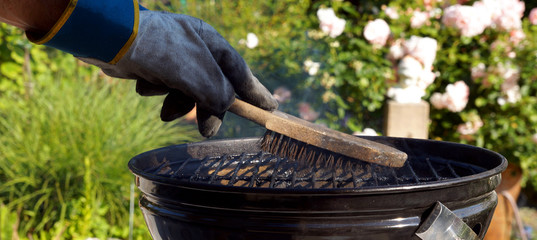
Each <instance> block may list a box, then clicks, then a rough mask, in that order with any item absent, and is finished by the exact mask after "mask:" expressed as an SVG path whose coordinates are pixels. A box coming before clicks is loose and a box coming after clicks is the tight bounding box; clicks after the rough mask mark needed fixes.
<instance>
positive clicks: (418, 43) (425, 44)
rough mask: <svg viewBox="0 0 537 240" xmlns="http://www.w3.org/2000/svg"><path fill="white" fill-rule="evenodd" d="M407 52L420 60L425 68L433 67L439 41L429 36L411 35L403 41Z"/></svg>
mask: <svg viewBox="0 0 537 240" xmlns="http://www.w3.org/2000/svg"><path fill="white" fill-rule="evenodd" d="M403 47H404V49H405V52H406V53H407V54H408V55H410V56H412V57H414V58H416V59H417V60H419V61H420V62H421V63H422V64H423V67H424V68H428V69H430V68H432V66H433V62H434V59H435V58H436V50H437V48H438V43H437V41H436V39H434V38H429V37H418V36H411V37H410V39H407V40H406V41H405V42H404V43H403Z"/></svg>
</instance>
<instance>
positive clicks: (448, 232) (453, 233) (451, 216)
mask: <svg viewBox="0 0 537 240" xmlns="http://www.w3.org/2000/svg"><path fill="white" fill-rule="evenodd" d="M415 234H416V236H418V237H419V239H422V240H436V239H464V240H479V238H478V236H477V234H476V233H475V232H474V230H472V229H471V228H470V227H469V226H468V225H467V224H466V223H465V222H464V221H462V220H461V219H460V218H459V217H457V215H455V213H453V212H452V211H450V210H449V209H448V208H447V207H446V206H444V204H442V203H440V202H437V203H436V204H435V206H434V208H433V211H432V212H431V213H430V214H429V216H428V217H427V218H426V219H425V221H424V222H423V224H421V225H420V227H419V228H418V231H416V233H415Z"/></svg>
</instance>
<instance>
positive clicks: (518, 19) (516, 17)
mask: <svg viewBox="0 0 537 240" xmlns="http://www.w3.org/2000/svg"><path fill="white" fill-rule="evenodd" d="M498 3H499V8H500V9H501V15H500V16H496V18H494V19H493V20H494V23H495V24H496V27H498V28H499V29H502V30H511V29H519V28H521V27H522V17H523V16H524V9H525V5H524V2H521V1H519V0H501V1H498Z"/></svg>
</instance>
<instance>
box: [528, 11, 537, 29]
mask: <svg viewBox="0 0 537 240" xmlns="http://www.w3.org/2000/svg"><path fill="white" fill-rule="evenodd" d="M528 18H529V19H530V22H531V24H533V25H537V8H534V9H532V10H531V12H530V15H529V16H528Z"/></svg>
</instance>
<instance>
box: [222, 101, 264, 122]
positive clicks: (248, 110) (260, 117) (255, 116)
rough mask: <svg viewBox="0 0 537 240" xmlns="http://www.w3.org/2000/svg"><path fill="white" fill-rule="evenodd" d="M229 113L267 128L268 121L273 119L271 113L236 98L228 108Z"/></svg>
mask: <svg viewBox="0 0 537 240" xmlns="http://www.w3.org/2000/svg"><path fill="white" fill-rule="evenodd" d="M229 111H230V112H232V113H235V114H237V115H239V116H241V117H243V118H246V119H248V120H250V121H253V122H255V123H257V124H259V125H261V126H263V127H267V122H268V121H269V119H271V118H273V117H274V115H273V114H272V113H271V112H269V111H266V110H263V109H261V108H258V107H256V106H254V105H252V104H249V103H247V102H245V101H242V100H240V99H237V98H235V102H233V104H231V107H229Z"/></svg>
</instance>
